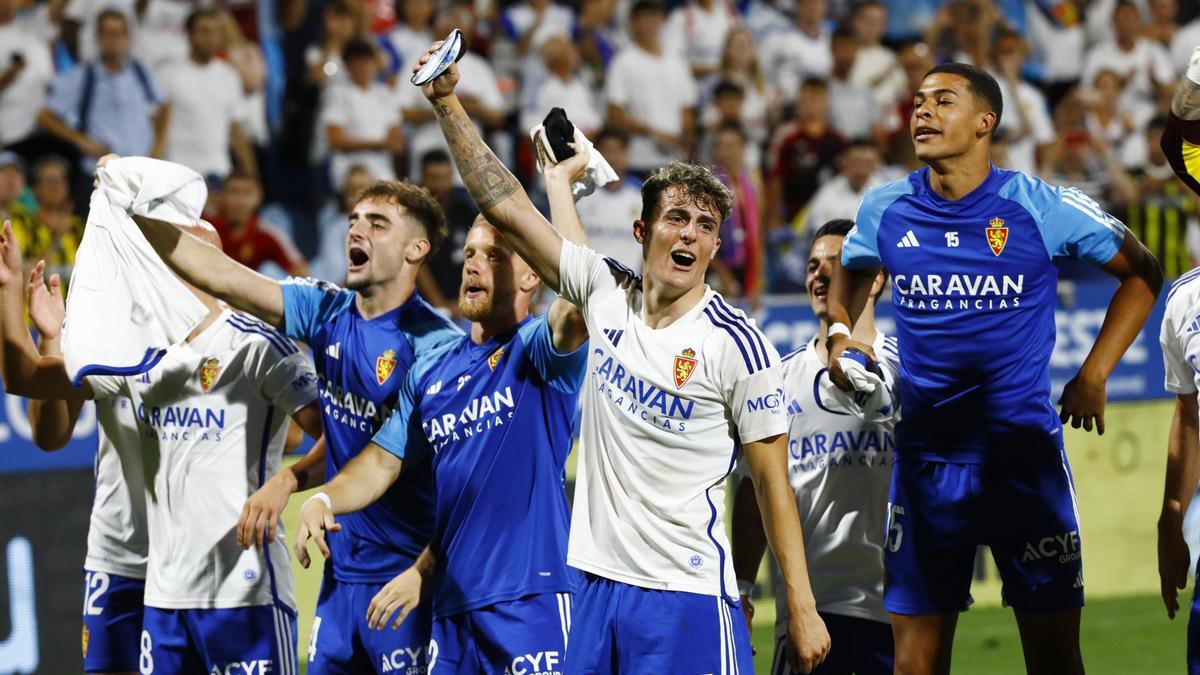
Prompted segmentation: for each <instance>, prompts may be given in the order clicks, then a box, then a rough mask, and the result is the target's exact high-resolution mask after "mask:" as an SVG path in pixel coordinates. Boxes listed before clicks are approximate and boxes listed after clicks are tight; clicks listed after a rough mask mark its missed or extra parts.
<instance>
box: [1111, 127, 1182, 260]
mask: <svg viewBox="0 0 1200 675" xmlns="http://www.w3.org/2000/svg"><path fill="white" fill-rule="evenodd" d="M1165 125H1166V118H1165V117H1162V116H1159V117H1155V118H1154V119H1153V120H1150V123H1149V124H1148V125H1147V126H1146V132H1145V145H1146V147H1147V148H1148V149H1149V152H1148V153H1147V154H1148V159H1147V162H1146V166H1145V168H1144V169H1143V170H1142V171H1141V172H1140V175H1139V176H1138V177H1137V179H1136V182H1137V190H1136V192H1135V194H1136V198H1135V199H1134V200H1133V201H1131V202H1130V203H1129V205H1128V206H1127V207H1126V210H1125V213H1124V216H1125V217H1124V218H1122V220H1123V221H1124V222H1125V225H1126V227H1128V228H1129V230H1130V231H1131V232H1132V233H1133V234H1136V235H1137V238H1138V241H1140V242H1142V243H1143V244H1145V245H1146V247H1147V248H1149V249H1150V252H1151V253H1153V254H1154V257H1155V258H1157V259H1158V262H1159V263H1160V264H1161V265H1162V268H1163V275H1164V276H1165V277H1167V278H1168V279H1175V278H1178V277H1180V276H1182V275H1183V273H1184V272H1187V271H1188V270H1190V269H1192V268H1193V267H1195V266H1196V265H1200V222H1198V221H1197V219H1196V201H1195V199H1193V197H1192V194H1191V193H1190V192H1188V190H1187V188H1186V187H1184V186H1183V185H1182V184H1181V183H1180V182H1179V181H1178V180H1176V178H1175V173H1174V172H1173V171H1172V170H1171V165H1170V164H1168V163H1167V158H1166V155H1164V154H1163V151H1162V148H1161V147H1159V142H1160V141H1161V140H1162V133H1163V127H1164V126H1165Z"/></svg>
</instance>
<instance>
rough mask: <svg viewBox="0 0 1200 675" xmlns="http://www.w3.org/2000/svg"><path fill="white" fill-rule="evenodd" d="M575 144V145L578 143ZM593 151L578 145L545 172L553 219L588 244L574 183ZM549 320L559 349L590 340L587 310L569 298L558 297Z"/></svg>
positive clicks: (563, 230) (565, 233)
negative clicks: (573, 186)
mask: <svg viewBox="0 0 1200 675" xmlns="http://www.w3.org/2000/svg"><path fill="white" fill-rule="evenodd" d="M572 145H573V147H574V144H572ZM589 154H590V153H589V151H588V150H587V149H585V148H582V147H575V154H574V155H573V156H572V157H570V158H568V159H567V160H565V161H562V162H559V163H558V164H555V165H554V166H552V167H548V168H547V169H546V174H545V177H546V195H547V197H549V199H550V219H551V220H552V221H553V223H554V227H555V228H557V229H558V232H559V234H561V235H562V236H563V237H564V238H565V239H567V240H568V241H571V242H574V243H576V244H586V243H587V236H586V235H585V234H584V232H583V222H582V221H580V220H579V212H578V211H577V210H576V209H575V196H574V195H573V194H572V193H571V183H572V182H573V181H575V180H576V179H578V178H580V177H581V176H582V175H583V173H584V172H586V171H587V164H588V155H589ZM546 320H547V321H548V322H549V324H550V335H551V337H552V339H553V340H554V349H555V351H557V352H558V353H560V354H567V353H570V352H573V351H575V350H576V349H578V348H579V346H580V345H582V344H583V343H584V342H587V339H588V331H587V322H586V321H584V319H583V313H582V312H580V311H579V308H578V307H576V306H575V305H573V304H571V303H570V302H568V301H566V300H565V299H563V298H558V299H557V300H555V301H554V302H553V304H551V305H550V310H549V311H548V312H546Z"/></svg>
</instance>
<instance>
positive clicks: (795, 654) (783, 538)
mask: <svg viewBox="0 0 1200 675" xmlns="http://www.w3.org/2000/svg"><path fill="white" fill-rule="evenodd" d="M743 450H744V451H745V453H746V460H747V461H748V462H749V469H750V478H751V479H752V480H753V481H754V495H755V498H756V501H757V502H758V508H759V511H760V513H761V515H762V524H763V531H764V532H766V535H767V542H768V543H770V545H771V551H773V552H774V553H775V559H776V560H777V561H779V570H780V571H781V572H782V573H783V584H784V588H785V589H786V591H787V603H788V611H789V613H790V616H789V619H788V636H789V637H790V638H791V647H792V649H791V650H789V652H790V653H789V655H788V661H789V662H790V663H791V666H792V670H800V669H801V668H803V670H804V671H805V672H807V671H810V670H812V669H813V668H815V667H816V666H817V665H818V664H820V663H821V662H822V661H824V660H825V655H826V654H828V653H829V632H828V631H827V630H826V629H825V623H824V622H823V621H822V620H821V617H820V616H819V615H818V614H817V602H816V599H814V598H813V592H812V585H811V584H810V583H809V580H808V561H807V559H806V557H805V554H804V534H803V532H802V531H801V527H800V515H799V513H797V511H796V495H795V494H794V493H793V492H792V487H791V485H789V484H788V480H787V434H779V435H776V436H771V437H769V438H765V439H762V440H759V441H755V442H753V443H746V444H745V445H744V446H743Z"/></svg>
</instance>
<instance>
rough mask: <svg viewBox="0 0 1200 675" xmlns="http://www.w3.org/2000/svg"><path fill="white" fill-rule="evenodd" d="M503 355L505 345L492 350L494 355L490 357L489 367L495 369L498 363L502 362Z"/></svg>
mask: <svg viewBox="0 0 1200 675" xmlns="http://www.w3.org/2000/svg"><path fill="white" fill-rule="evenodd" d="M502 356H504V347H500V348H499V349H497V350H496V351H494V352H492V355H491V356H489V357H488V368H490V369H492V370H495V369H496V364H497V363H500V357H502Z"/></svg>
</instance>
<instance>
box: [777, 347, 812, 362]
mask: <svg viewBox="0 0 1200 675" xmlns="http://www.w3.org/2000/svg"><path fill="white" fill-rule="evenodd" d="M807 349H808V343H807V342H806V343H804V344H802V345H800V346H799V347H797V348H795V349H793V350H792V351H791V352H789V353H788V355H787V356H785V357H783V358H782V359H780V360H781V361H783V362H784V363H787V362H788V361H791V360H792V359H794V358H796V357H797V356H800V355H801V354H803V353H804V352H805V351H806V350H807Z"/></svg>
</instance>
